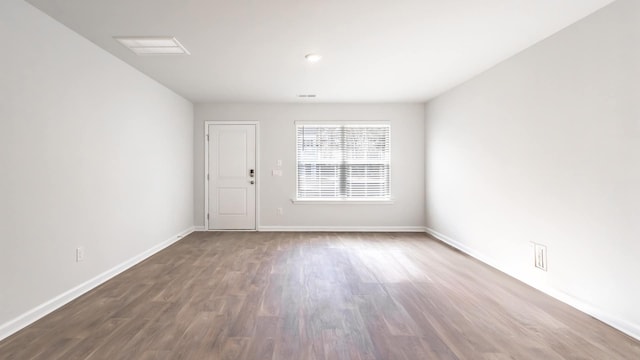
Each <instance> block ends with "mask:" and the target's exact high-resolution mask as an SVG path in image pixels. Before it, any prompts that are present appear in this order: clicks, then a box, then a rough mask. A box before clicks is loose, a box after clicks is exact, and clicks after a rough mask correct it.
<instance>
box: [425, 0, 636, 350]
mask: <svg viewBox="0 0 640 360" xmlns="http://www.w3.org/2000/svg"><path fill="white" fill-rule="evenodd" d="M426 154H427V155H426V156H427V159H426V161H427V186H426V188H427V220H426V221H427V226H428V227H429V228H430V229H432V230H434V231H436V232H437V233H439V235H440V236H443V237H445V239H447V240H449V241H452V242H455V243H456V244H457V245H458V246H460V247H461V248H463V249H465V250H467V251H469V252H470V253H472V254H474V255H476V256H478V257H480V258H482V259H484V260H486V261H487V262H489V263H491V264H493V265H495V266H497V267H498V268H500V269H502V270H504V271H506V272H508V273H509V274H511V275H514V276H515V277H518V278H520V279H523V280H525V281H527V282H529V283H531V284H534V285H536V286H538V287H539V288H542V289H545V290H546V291H548V292H550V293H551V294H553V295H555V296H558V297H560V298H562V299H564V300H566V301H568V302H570V303H572V304H574V305H577V306H579V307H581V308H582V309H584V310H587V311H589V312H591V313H592V314H595V315H596V316H598V317H600V318H602V319H604V320H606V321H608V322H610V323H611V324H614V325H616V326H618V327H619V328H622V329H624V330H625V331H627V332H629V333H632V334H634V336H636V337H639V338H640V307H638V304H640V281H639V278H638V277H639V276H640V2H638V1H633V0H620V1H617V2H615V3H613V4H612V5H610V6H608V7H606V8H604V9H603V10H601V11H599V12H597V13H595V14H593V15H592V16H590V17H588V18H586V19H584V20H582V21H580V22H578V23H576V24H574V25H573V26H570V27H569V28H567V29H565V30H563V31H561V32H560V33H558V34H556V35H554V36H552V37H551V38H549V39H547V40H545V41H543V42H541V43H539V44H538V45H536V46H534V47H532V48H530V49H528V50H526V51H524V52H523V53H521V54H519V55H517V56H515V57H513V58H511V59H510V60H508V61H506V62H504V63H502V64H500V65H498V66H497V67H495V68H493V69H491V70H489V71H487V72H486V73H484V74H482V75H481V76H479V77H477V78H475V79H473V80H471V81H469V82H468V83H466V84H464V85H462V86H460V87H458V88H456V89H454V90H452V91H450V92H448V93H446V94H444V95H442V96H440V97H438V98H437V99H435V100H433V101H431V102H429V103H428V104H427V106H426ZM530 242H538V243H542V244H545V245H547V246H548V259H549V270H548V272H547V273H544V272H541V271H539V270H536V269H534V267H533V251H532V247H531V245H530Z"/></svg>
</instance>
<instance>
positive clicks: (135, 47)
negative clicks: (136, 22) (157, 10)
mask: <svg viewBox="0 0 640 360" xmlns="http://www.w3.org/2000/svg"><path fill="white" fill-rule="evenodd" d="M114 39H116V40H117V41H118V42H119V43H120V44H122V45H124V46H126V47H127V48H128V49H129V50H131V51H133V52H134V53H135V54H136V55H181V54H182V55H190V54H189V51H187V49H185V48H184V46H182V44H180V43H179V42H178V40H176V38H174V37H153V36H151V37H150V36H145V37H133V36H116V37H114Z"/></svg>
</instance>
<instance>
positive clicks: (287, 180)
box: [194, 104, 424, 228]
mask: <svg viewBox="0 0 640 360" xmlns="http://www.w3.org/2000/svg"><path fill="white" fill-rule="evenodd" d="M208 120H217V121H232V120H234V121H240V120H254V121H259V122H260V132H261V133H260V141H261V146H260V149H259V151H260V165H261V173H260V174H258V176H259V179H258V180H259V181H260V182H261V184H260V185H261V189H260V190H261V194H260V224H259V225H260V226H261V227H264V228H267V227H288V228H291V227H305V228H308V227H318V226H320V227H322V226H327V227H332V228H338V227H341V228H348V227H355V228H365V227H388V228H392V227H422V226H424V135H423V133H424V107H423V106H422V105H421V104H358V105H354V104H196V106H195V128H194V131H195V144H194V145H195V147H194V151H195V156H194V159H195V164H194V166H195V177H194V181H195V198H194V200H195V201H194V203H195V224H196V225H199V226H202V225H204V122H205V121H208ZM296 120H389V121H391V169H392V170H391V187H392V189H391V192H392V196H393V198H394V199H395V202H394V204H392V205H342V204H340V205H294V204H292V203H291V199H292V198H294V197H295V191H296V190H295V189H296V187H295V184H296V178H295V156H296V147H295V128H294V122H295V121H296ZM277 160H282V167H281V168H282V172H283V176H282V177H279V176H271V170H272V169H275V168H276V162H277ZM279 207H281V208H282V209H283V215H277V214H276V208H279Z"/></svg>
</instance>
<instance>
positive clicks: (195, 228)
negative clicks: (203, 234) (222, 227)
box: [193, 225, 206, 231]
mask: <svg viewBox="0 0 640 360" xmlns="http://www.w3.org/2000/svg"><path fill="white" fill-rule="evenodd" d="M193 231H206V229H205V227H204V225H199V226H194V227H193Z"/></svg>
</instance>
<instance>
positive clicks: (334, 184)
mask: <svg viewBox="0 0 640 360" xmlns="http://www.w3.org/2000/svg"><path fill="white" fill-rule="evenodd" d="M296 132H297V136H296V138H297V152H296V155H297V173H298V174H297V176H298V190H297V197H298V200H305V199H309V200H349V199H354V200H388V199H389V198H390V186H389V180H390V158H391V154H390V152H391V151H390V126H389V125H388V124H370V125H364V124H363V125H314V124H309V125H307V124H298V125H296Z"/></svg>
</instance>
